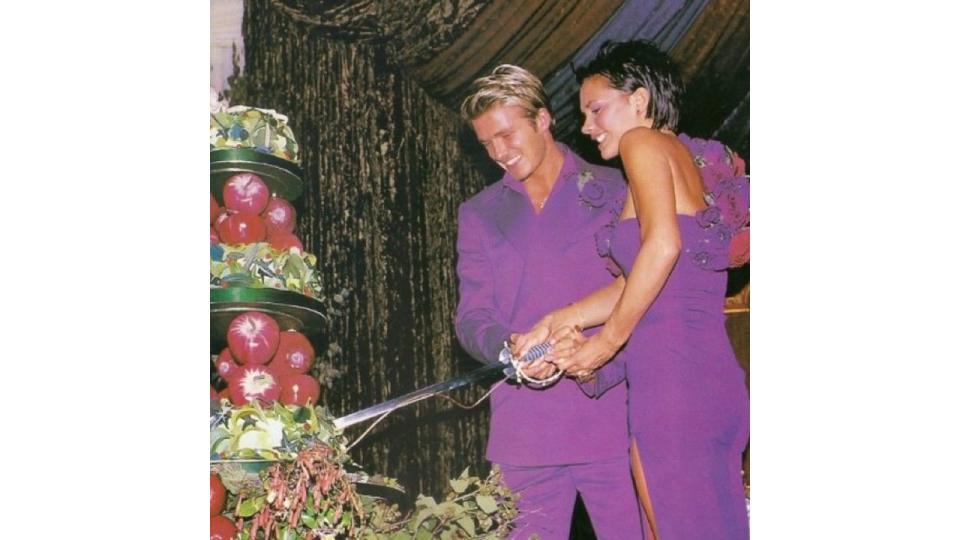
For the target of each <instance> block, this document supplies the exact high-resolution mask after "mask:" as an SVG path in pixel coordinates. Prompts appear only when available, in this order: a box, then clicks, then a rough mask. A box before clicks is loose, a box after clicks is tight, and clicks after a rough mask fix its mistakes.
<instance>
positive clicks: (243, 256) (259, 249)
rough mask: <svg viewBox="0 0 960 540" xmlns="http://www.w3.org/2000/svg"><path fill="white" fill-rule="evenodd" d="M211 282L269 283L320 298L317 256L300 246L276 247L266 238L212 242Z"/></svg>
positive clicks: (272, 286) (274, 286)
mask: <svg viewBox="0 0 960 540" xmlns="http://www.w3.org/2000/svg"><path fill="white" fill-rule="evenodd" d="M210 286H211V287H226V286H243V287H254V288H261V287H269V288H272V289H280V290H286V291H293V292H297V293H300V294H303V295H305V296H309V297H311V298H317V299H322V298H323V285H322V284H321V283H320V274H319V272H318V271H317V256H316V255H314V254H312V253H307V252H305V251H300V250H299V249H289V250H283V251H279V250H276V249H274V248H273V247H271V246H270V244H268V243H267V242H259V243H256V244H243V245H231V244H214V245H211V246H210Z"/></svg>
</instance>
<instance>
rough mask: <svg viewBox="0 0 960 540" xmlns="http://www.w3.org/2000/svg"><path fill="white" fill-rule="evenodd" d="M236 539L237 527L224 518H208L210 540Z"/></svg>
mask: <svg viewBox="0 0 960 540" xmlns="http://www.w3.org/2000/svg"><path fill="white" fill-rule="evenodd" d="M236 537H237V526H236V525H234V524H233V522H232V521H230V519H229V518H227V517H225V516H213V517H212V518H210V540H234V539H235V538H236Z"/></svg>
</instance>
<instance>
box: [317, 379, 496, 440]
mask: <svg viewBox="0 0 960 540" xmlns="http://www.w3.org/2000/svg"><path fill="white" fill-rule="evenodd" d="M513 372H514V369H513V366H510V365H503V364H489V365H486V366H483V367H482V368H478V369H475V370H473V371H470V372H468V373H466V374H464V375H461V376H459V377H454V378H452V379H448V380H446V381H443V382H438V383H436V384H431V385H430V386H425V387H423V388H421V389H419V390H414V391H413V392H410V393H407V394H404V395H402V396H398V397H395V398H393V399H388V400H387V401H384V402H382V403H378V404H376V405H372V406H370V407H367V408H365V409H360V410H359V411H357V412H353V413H350V414H348V415H346V416H341V417H340V418H337V419H336V420H334V421H333V423H334V425H335V426H337V427H338V428H340V429H344V428H346V427H349V426H352V425H354V424H359V423H360V422H363V421H364V420H369V419H371V418H373V417H375V416H380V415H382V414H384V413H388V412H390V411H394V410H396V409H399V408H401V407H406V406H407V405H412V404H414V403H416V402H418V401H423V400H424V399H427V398H431V397H433V396H435V395H437V394H439V393H441V392H449V391H450V390H455V389H457V388H460V387H462V386H467V385H469V384H473V383H475V382H479V381H481V380H483V379H485V378H487V377H490V376H491V375H492V374H495V373H496V374H499V375H500V378H502V377H504V376H507V377H511V376H513Z"/></svg>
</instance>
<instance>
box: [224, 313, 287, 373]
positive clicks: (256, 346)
mask: <svg viewBox="0 0 960 540" xmlns="http://www.w3.org/2000/svg"><path fill="white" fill-rule="evenodd" d="M227 346H228V347H229V348H230V354H232V355H233V358H234V359H235V360H236V361H237V363H238V364H241V365H243V364H251V365H258V364H266V363H267V362H269V361H270V359H271V358H273V355H274V353H276V352H277V347H278V346H280V326H279V325H277V321H275V320H273V317H270V316H269V315H267V314H265V313H260V312H259V311H247V312H245V313H241V314H240V315H237V316H236V317H234V319H233V320H232V321H230V326H229V327H228V328H227Z"/></svg>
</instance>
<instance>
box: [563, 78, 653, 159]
mask: <svg viewBox="0 0 960 540" xmlns="http://www.w3.org/2000/svg"><path fill="white" fill-rule="evenodd" d="M643 105H644V110H645V104H643ZM637 109H638V106H637V102H636V99H635V98H634V99H631V94H628V93H627V92H625V91H623V90H619V89H617V88H614V87H612V86H610V81H609V79H607V78H606V77H604V76H603V75H592V76H590V77H587V78H586V79H585V80H584V81H583V85H581V86H580V110H581V111H582V112H583V116H584V119H583V128H582V129H581V131H582V132H583V133H584V134H586V135H588V136H589V137H590V138H591V139H592V140H593V141H595V142H596V143H597V146H598V147H599V149H600V155H601V156H603V159H611V158H614V157H617V155H618V154H619V153H620V138H621V137H622V136H623V134H624V133H626V132H627V131H628V130H631V129H633V128H635V127H638V126H647V127H649V126H650V125H651V123H650V122H649V121H647V122H645V120H646V119H645V118H644V117H643V115H642V114H641V113H640V112H638V111H637Z"/></svg>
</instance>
